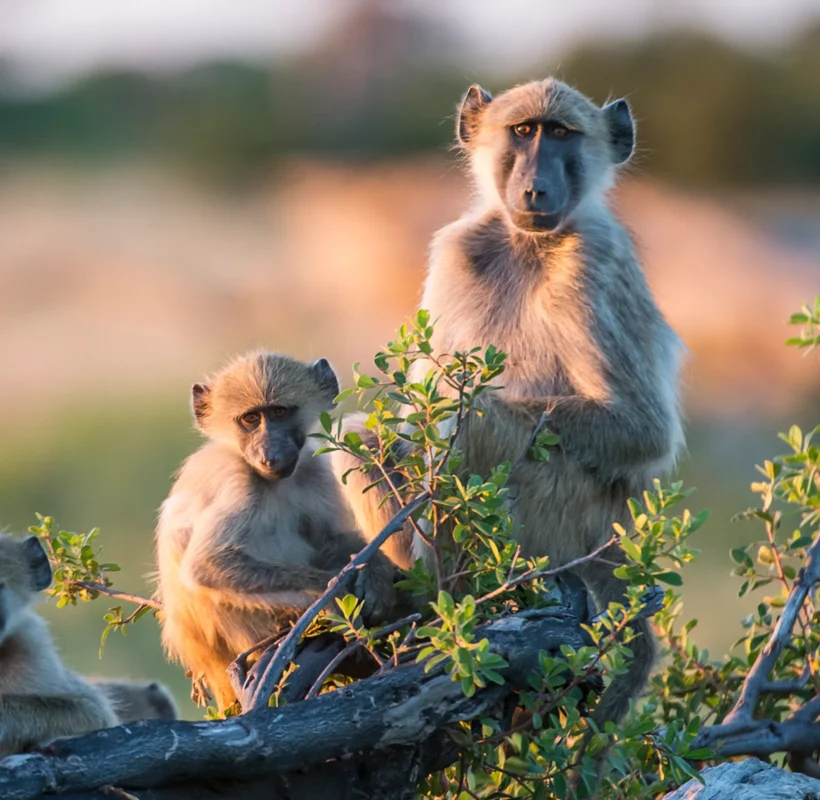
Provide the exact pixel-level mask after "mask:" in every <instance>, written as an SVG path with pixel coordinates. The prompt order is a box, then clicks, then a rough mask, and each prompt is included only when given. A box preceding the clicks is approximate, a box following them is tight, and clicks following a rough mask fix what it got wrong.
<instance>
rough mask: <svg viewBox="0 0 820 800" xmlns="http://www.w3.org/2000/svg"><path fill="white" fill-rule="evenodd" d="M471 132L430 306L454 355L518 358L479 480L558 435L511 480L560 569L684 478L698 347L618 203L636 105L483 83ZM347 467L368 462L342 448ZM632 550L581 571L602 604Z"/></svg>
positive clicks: (352, 484)
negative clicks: (491, 89) (665, 482)
mask: <svg viewBox="0 0 820 800" xmlns="http://www.w3.org/2000/svg"><path fill="white" fill-rule="evenodd" d="M457 138H458V143H459V145H460V147H461V149H462V150H463V151H464V152H465V153H466V155H467V157H468V160H469V163H470V166H471V169H472V174H473V177H474V179H475V183H476V188H477V193H476V195H477V196H476V201H475V204H474V206H473V208H471V209H470V210H469V211H468V212H467V213H466V214H465V215H464V216H463V217H462V218H461V219H459V220H458V221H457V222H454V223H452V224H450V225H447V226H446V227H445V228H443V229H442V230H440V231H439V232H438V233H437V234H436V236H435V238H434V240H433V243H432V246H431V250H430V258H429V264H428V274H427V279H426V283H425V287H424V297H423V300H422V307H423V308H426V309H428V310H429V311H430V313H431V317H432V319H433V320H434V321H435V335H434V337H435V338H434V347H435V349H436V350H437V351H438V352H441V353H453V352H455V351H458V350H462V351H464V350H469V349H471V348H473V347H476V346H479V347H485V346H487V345H490V344H493V345H496V346H497V347H498V348H500V349H501V350H503V351H505V352H506V353H507V355H508V360H507V366H506V371H505V372H504V374H503V375H501V376H500V378H499V381H498V383H499V384H503V388H502V389H500V390H499V391H498V392H492V393H487V394H485V395H484V396H483V398H482V399H481V404H482V406H483V408H484V412H485V413H484V416H482V417H477V416H471V417H470V418H469V419H468V421H467V424H466V425H465V426H464V428H463V435H461V436H460V438H459V441H458V446H459V447H460V448H461V449H462V450H463V451H464V454H465V460H464V469H465V470H466V471H468V472H475V473H479V474H484V475H486V474H488V473H489V471H490V470H491V468H492V467H493V466H495V465H497V464H498V463H500V462H502V461H510V462H512V463H516V462H517V461H518V459H519V457H520V456H521V455H522V454H523V453H524V452H525V451H526V448H527V445H528V441H529V439H530V436H531V433H532V431H533V429H534V426H535V425H536V423H537V421H538V420H539V418H540V416H541V413H542V412H544V411H546V413H547V425H548V427H549V428H550V429H551V430H552V431H554V432H555V433H557V434H559V436H560V439H561V442H560V445H559V446H558V447H557V449H556V451H555V452H554V453H553V455H552V458H551V459H550V460H549V462H546V463H544V462H536V461H533V460H525V461H524V462H523V463H521V465H520V466H519V467H518V468H517V469H516V470H515V471H514V473H513V475H512V477H511V481H510V487H511V490H512V494H513V496H515V497H516V498H517V499H516V500H515V502H514V504H513V514H514V518H515V521H516V523H517V524H518V525H519V526H520V527H519V529H518V533H517V538H518V540H519V542H520V544H521V546H522V552H523V553H524V554H525V555H548V556H549V557H550V559H551V561H552V564H553V565H555V566H558V565H561V564H564V563H566V562H568V561H570V560H572V559H575V558H578V557H580V556H584V555H586V554H588V553H589V552H591V551H592V550H593V549H595V548H597V547H598V546H600V545H601V544H603V543H604V542H605V541H606V540H607V539H608V538H609V536H610V535H611V534H612V524H613V523H614V522H616V521H620V522H623V521H624V518H625V517H626V516H628V515H627V512H626V500H627V498H628V497H630V496H640V492H641V491H642V490H643V489H644V488H645V487H646V486H647V484H649V483H650V481H651V478H652V477H654V476H657V475H658V474H659V473H661V472H663V471H665V470H667V469H669V468H671V467H672V465H673V464H674V461H675V458H676V455H677V453H678V451H679V449H680V448H681V446H682V444H683V430H682V426H681V420H680V411H679V402H678V393H679V387H678V371H679V362H680V358H681V352H682V345H681V343H680V340H679V339H678V337H677V336H676V334H675V333H674V332H673V331H672V329H671V328H670V327H669V326H668V325H667V324H666V322H665V320H664V318H663V316H662V315H661V313H660V311H659V310H658V308H657V307H656V305H655V302H654V300H653V298H652V295H651V293H650V291H649V288H648V287H647V284H646V280H645V278H644V275H643V272H642V270H641V267H640V265H639V263H638V259H637V257H636V254H635V250H634V247H633V243H632V241H631V238H630V235H629V234H628V232H627V231H626V230H625V228H624V227H623V225H621V223H620V222H619V221H618V220H617V219H616V218H615V217H614V216H613V214H612V212H611V210H610V209H609V207H608V204H607V199H606V192H607V190H608V189H609V188H610V187H611V186H612V184H613V182H614V175H615V171H616V169H617V167H618V166H619V165H622V164H624V163H625V162H626V161H627V160H628V159H629V158H630V156H631V155H632V152H633V148H634V124H633V121H632V116H631V113H630V110H629V106H628V105H627V103H626V101H624V100H616V101H615V102H612V103H609V104H608V105H606V106H604V107H602V108H600V107H598V106H596V105H595V104H594V103H592V102H591V101H590V100H588V99H587V98H586V97H584V96H583V95H581V94H579V93H578V92H577V91H575V90H573V89H572V88H570V87H569V86H567V85H566V84H564V83H561V82H560V81H558V80H555V79H552V78H548V79H546V80H543V81H535V82H531V83H527V84H524V85H522V86H517V87H515V88H513V89H511V90H509V91H507V92H505V93H504V94H502V95H500V96H499V97H497V98H496V99H493V98H492V97H491V96H490V94H489V93H488V92H486V91H485V90H484V89H482V88H481V87H479V86H476V85H473V86H471V87H470V89H469V90H468V91H467V93H466V95H465V96H464V99H463V101H462V103H461V107H460V110H459V114H458V122H457ZM421 366H422V367H423V368H424V369H426V367H425V366H424V365H423V364H422V365H421ZM354 425H356V430H358V432H359V433H360V434H361V435H362V437H363V438H365V439H366V441H370V439H372V434H370V433H369V432H368V431H366V430H365V429H364V428H363V427H362V426H361V422H360V421H359V422H357V423H354ZM334 463H335V467H336V469H337V471H339V472H342V471H344V470H346V469H348V468H350V467H352V466H355V464H354V463H352V461H351V460H350V459H347V458H346V457H344V456H343V455H339V456H336V457H334ZM369 482H370V480H368V479H367V477H366V476H363V475H361V474H358V473H353V474H351V475H350V478H349V480H348V495H349V499H350V501H351V504H352V506H353V509H354V513H355V515H356V518H357V520H358V522H359V525H360V527H361V529H362V530H363V532H364V534H365V536H369V537H372V536H373V535H374V534H375V532H376V531H378V530H379V529H380V528H381V527H382V526H383V524H384V522H385V521H386V519H387V518H389V517H390V516H392V514H393V513H394V512H395V510H396V507H395V505H393V504H391V503H385V504H384V505H380V504H381V503H382V500H383V499H384V490H381V492H379V491H371V492H368V493H367V494H366V495H362V489H363V488H364V486H365V485H367V483H369ZM392 546H393V550H392V551H391V552H390V553H389V555H390V556H391V558H393V560H394V561H395V562H396V563H397V564H399V565H400V566H402V567H407V566H408V565H409V564H410V563H411V562H412V561H413V560H414V558H415V557H417V556H418V555H424V545H423V543H422V542H421V541H416V542H414V541H413V539H412V537H410V536H408V535H405V537H404V538H403V539H396V540H395V541H394V543H393V545H392ZM619 553H620V551H619V550H618V549H613V550H612V551H611V552H609V553H608V555H607V556H606V560H600V561H596V562H593V563H589V564H587V565H586V566H585V567H584V568H583V569H582V570H580V574H581V577H582V578H583V579H584V580H585V581H586V582H587V584H588V585H589V586H590V588H591V590H592V591H593V593H594V594H595V596H596V599H597V601H598V603H599V604H600V605H603V606H606V605H607V604H608V603H610V602H612V601H620V600H621V599H622V598H623V592H624V586H623V584H622V583H621V582H620V581H619V580H617V579H616V578H615V577H614V576H613V574H612V571H613V563H612V562H613V561H616V562H617V561H618V560H619ZM635 627H636V629H637V633H638V634H639V635H638V637H637V638H636V639H635V640H634V641H633V642H632V644H631V645H630V646H631V648H632V651H633V653H634V658H633V660H632V663H631V667H630V672H629V674H628V675H626V676H624V677H623V678H619V679H617V680H615V681H614V683H613V685H612V686H611V687H610V688H609V689H608V690H607V691H606V693H605V695H604V697H603V698H602V700H601V703H600V704H599V706H598V708H597V713H596V716H597V719H598V720H599V721H603V720H609V719H612V720H616V719H618V718H620V717H621V716H622V715H623V713H624V712H625V711H626V710H627V708H628V704H629V700H630V699H631V698H634V697H635V696H636V695H637V693H638V692H639V691H640V690H641V688H642V687H643V686H644V685H645V683H646V681H647V679H648V676H649V672H650V669H651V665H652V660H653V656H654V652H655V650H654V642H653V639H652V635H651V630H650V626H649V624H648V623H647V622H640V623H638V624H637V625H636V626H635Z"/></svg>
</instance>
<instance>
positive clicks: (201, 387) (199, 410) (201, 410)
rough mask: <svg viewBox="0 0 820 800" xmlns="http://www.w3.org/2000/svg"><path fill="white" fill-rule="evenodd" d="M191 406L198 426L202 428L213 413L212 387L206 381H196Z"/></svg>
mask: <svg viewBox="0 0 820 800" xmlns="http://www.w3.org/2000/svg"><path fill="white" fill-rule="evenodd" d="M191 408H192V409H193V412H194V420H195V422H196V424H197V427H199V428H202V427H203V426H204V424H205V420H206V419H207V418H208V415H209V414H210V413H211V387H210V386H206V385H205V384H204V383H195V384H194V385H193V386H192V387H191Z"/></svg>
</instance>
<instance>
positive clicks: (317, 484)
mask: <svg viewBox="0 0 820 800" xmlns="http://www.w3.org/2000/svg"><path fill="white" fill-rule="evenodd" d="M338 392H339V385H338V381H337V379H336V375H335V374H334V372H333V370H332V369H331V367H330V365H329V364H328V362H327V361H325V360H324V359H321V360H319V361H316V362H315V363H314V364H311V365H307V364H303V363H301V362H299V361H295V360H294V359H292V358H288V357H286V356H282V355H276V354H273V353H264V352H261V351H259V352H253V353H250V354H248V355H246V356H243V357H241V358H239V359H237V360H236V361H234V362H233V363H232V364H230V365H229V366H228V367H226V368H225V369H224V370H223V371H222V372H220V373H219V374H218V375H217V376H216V377H215V378H214V379H213V381H212V382H211V383H210V384H209V385H204V384H199V383H198V384H195V385H194V387H193V412H194V417H195V421H196V425H197V427H198V428H199V430H200V431H201V432H202V433H203V434H204V435H205V436H206V437H207V438H208V439H210V441H209V442H208V443H207V444H205V445H204V446H203V447H202V448H200V449H199V450H198V451H197V452H196V453H194V454H193V455H192V456H190V457H189V458H188V459H187V461H185V463H184V464H183V466H182V469H181V470H180V473H179V476H178V478H177V480H176V483H175V484H174V486H173V488H172V489H171V493H170V495H169V496H168V499H167V500H166V501H165V502H164V503H163V506H162V509H161V512H160V517H159V523H158V526H157V531H156V547H157V562H158V566H159V587H158V589H159V595H160V596H161V599H162V606H163V615H162V617H163V626H162V639H163V642H164V645H165V648H166V650H167V652H168V654H169V655H170V656H171V657H172V658H174V659H176V660H178V661H179V662H181V663H182V664H183V665H184V666H185V667H186V668H188V669H190V670H191V671H192V674H193V676H194V678H195V679H199V678H200V677H203V678H204V680H205V682H206V683H207V684H208V686H209V687H210V690H211V692H212V693H213V694H214V699H215V700H216V702H217V703H218V705H219V707H220V708H221V709H224V708H226V707H227V706H229V705H230V704H231V703H232V702H233V701H234V700H235V696H234V691H233V689H232V688H231V685H230V681H229V680H228V676H227V674H226V669H227V667H228V665H229V664H230V663H231V661H232V660H233V659H234V658H235V657H236V656H237V654H239V653H240V652H243V651H244V650H246V649H248V648H250V647H251V646H252V645H253V644H255V643H256V642H258V641H260V640H261V639H264V638H265V637H267V636H269V635H271V634H272V633H275V632H276V631H278V630H279V629H280V628H282V626H283V625H285V624H287V623H288V622H290V621H292V620H293V619H294V618H295V617H297V616H298V615H299V614H300V613H301V612H302V611H304V610H305V609H306V608H307V607H308V605H310V604H311V603H312V602H313V601H314V600H315V599H316V598H317V597H318V596H319V595H320V594H321V593H322V591H324V589H325V588H326V587H327V584H328V581H329V580H330V579H331V578H332V577H333V576H334V575H335V574H336V573H337V572H338V571H339V570H340V569H341V568H342V567H343V566H344V565H345V564H347V563H348V562H349V560H350V557H351V555H352V554H354V553H356V552H358V551H359V550H360V549H361V548H362V547H363V546H364V540H363V539H362V537H361V535H360V534H358V533H356V532H354V531H353V528H352V526H348V527H346V524H347V523H348V522H349V521H348V520H347V509H346V507H345V504H344V499H343V497H342V495H341V492H340V490H339V487H338V484H337V482H336V480H335V478H334V476H333V473H332V471H331V468H330V464H329V463H328V462H327V461H326V460H325V459H324V458H323V457H322V456H319V457H315V458H314V451H315V449H316V448H315V447H314V445H313V440H309V441H308V440H307V438H306V437H307V433H308V432H309V431H310V430H311V428H313V427H314V426H315V425H316V424H317V420H318V416H319V413H320V412H321V411H322V410H323V409H327V408H331V407H332V406H333V400H334V398H335V396H336V395H337V394H338ZM306 442H307V443H306ZM377 555H378V556H379V557H378V558H376V559H375V560H373V561H371V562H370V564H368V566H367V567H366V568H365V569H364V570H362V571H361V572H360V574H359V576H358V578H357V584H356V590H355V593H356V594H357V596H358V597H359V598H360V599H362V600H363V601H364V614H365V616H366V617H368V618H372V619H377V618H381V617H383V616H385V615H386V614H387V613H388V612H389V609H390V606H391V603H392V596H393V574H394V567H393V565H392V564H391V563H390V561H389V560H388V559H387V558H385V557H384V556H382V555H381V554H377Z"/></svg>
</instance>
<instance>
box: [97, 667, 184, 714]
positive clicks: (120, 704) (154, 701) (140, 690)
mask: <svg viewBox="0 0 820 800" xmlns="http://www.w3.org/2000/svg"><path fill="white" fill-rule="evenodd" d="M86 680H88V682H89V683H91V684H93V685H94V686H97V687H98V688H99V689H101V690H102V691H103V692H104V693H105V696H106V697H107V698H108V700H109V702H110V703H111V706H112V708H113V709H114V712H115V713H116V715H117V719H118V720H119V721H120V724H123V725H124V724H125V723H127V722H136V721H137V720H141V719H165V720H175V719H179V711H178V710H177V705H176V703H175V702H174V698H173V697H172V696H171V693H170V692H169V691H168V689H167V688H166V687H165V686H163V685H162V684H161V683H157V682H156V681H131V680H124V679H117V678H87V679H86Z"/></svg>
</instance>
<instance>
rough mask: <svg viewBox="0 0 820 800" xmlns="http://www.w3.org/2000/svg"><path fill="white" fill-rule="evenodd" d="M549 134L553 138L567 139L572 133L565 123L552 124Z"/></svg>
mask: <svg viewBox="0 0 820 800" xmlns="http://www.w3.org/2000/svg"><path fill="white" fill-rule="evenodd" d="M549 134H550V136H551V137H552V138H553V139H566V138H568V137H569V135H570V130H569V128H565V127H564V126H563V125H552V126H551V127H550V128H549Z"/></svg>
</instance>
